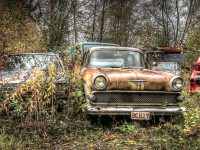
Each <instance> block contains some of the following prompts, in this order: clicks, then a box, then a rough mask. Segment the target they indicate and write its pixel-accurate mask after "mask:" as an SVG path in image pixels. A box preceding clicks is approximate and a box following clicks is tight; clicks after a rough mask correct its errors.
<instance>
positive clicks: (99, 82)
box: [81, 47, 186, 120]
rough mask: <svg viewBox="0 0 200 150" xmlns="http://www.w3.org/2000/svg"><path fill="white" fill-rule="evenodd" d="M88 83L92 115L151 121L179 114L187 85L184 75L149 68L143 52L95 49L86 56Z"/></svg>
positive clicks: (87, 89) (87, 96) (86, 87)
mask: <svg viewBox="0 0 200 150" xmlns="http://www.w3.org/2000/svg"><path fill="white" fill-rule="evenodd" d="M81 76H82V79H83V80H84V90H85V98H86V100H87V106H88V108H87V113H88V114H89V115H129V116H130V117H131V119H134V120H149V119H151V116H153V115H175V114H180V113H182V112H184V111H186V108H185V107H180V103H181V102H182V101H183V100H184V97H183V96H182V95H181V93H180V92H181V90H182V88H183V86H184V82H183V79H182V78H181V77H180V76H177V75H174V74H172V73H169V72H162V71H156V70H150V69H148V68H146V67H145V63H144V57H143V52H142V51H141V50H139V49H137V48H130V47H92V48H90V49H89V50H88V52H87V53H86V54H85V56H84V59H83V63H82V70H81Z"/></svg>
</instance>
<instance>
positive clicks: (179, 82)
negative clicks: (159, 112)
mask: <svg viewBox="0 0 200 150" xmlns="http://www.w3.org/2000/svg"><path fill="white" fill-rule="evenodd" d="M183 85H184V84H183V79H182V78H181V77H178V76H176V77H174V78H172V79H171V86H172V89H173V90H174V91H180V90H182V88H183Z"/></svg>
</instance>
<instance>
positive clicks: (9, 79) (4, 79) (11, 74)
mask: <svg viewBox="0 0 200 150" xmlns="http://www.w3.org/2000/svg"><path fill="white" fill-rule="evenodd" d="M30 74H31V73H30V72H29V71H2V72H0V84H6V83H22V82H24V81H25V80H27V79H28V78H29V77H30Z"/></svg>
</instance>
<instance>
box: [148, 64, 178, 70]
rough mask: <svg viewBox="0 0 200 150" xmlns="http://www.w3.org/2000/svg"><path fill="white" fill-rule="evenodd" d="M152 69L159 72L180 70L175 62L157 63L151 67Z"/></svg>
mask: <svg viewBox="0 0 200 150" xmlns="http://www.w3.org/2000/svg"><path fill="white" fill-rule="evenodd" d="M152 69H154V70H160V71H178V70H180V69H181V68H180V66H179V64H178V63H177V62H157V65H156V66H153V68H152Z"/></svg>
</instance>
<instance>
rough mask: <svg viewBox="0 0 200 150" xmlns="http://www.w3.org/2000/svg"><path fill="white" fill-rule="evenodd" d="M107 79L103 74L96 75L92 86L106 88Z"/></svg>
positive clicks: (100, 88)
mask: <svg viewBox="0 0 200 150" xmlns="http://www.w3.org/2000/svg"><path fill="white" fill-rule="evenodd" d="M106 85H107V80H106V78H105V77H104V76H102V75H101V76H97V77H96V78H95V79H94V87H95V88H96V89H98V90H103V89H105V88H106Z"/></svg>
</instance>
